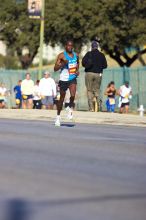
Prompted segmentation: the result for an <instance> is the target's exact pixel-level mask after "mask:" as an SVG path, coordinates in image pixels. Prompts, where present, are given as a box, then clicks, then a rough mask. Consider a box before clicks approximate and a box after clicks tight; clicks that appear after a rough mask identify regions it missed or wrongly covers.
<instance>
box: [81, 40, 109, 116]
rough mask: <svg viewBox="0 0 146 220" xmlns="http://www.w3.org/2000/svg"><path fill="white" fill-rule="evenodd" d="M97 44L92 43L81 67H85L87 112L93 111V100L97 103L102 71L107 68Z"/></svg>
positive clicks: (95, 42)
mask: <svg viewBox="0 0 146 220" xmlns="http://www.w3.org/2000/svg"><path fill="white" fill-rule="evenodd" d="M98 48H99V43H98V42H97V41H93V42H92V44H91V51H89V52H87V53H86V54H85V56H84V57H83V59H82V66H83V67H85V72H86V74H85V85H86V88H87V97H88V106H89V111H92V112H93V111H94V106H93V98H94V97H95V98H96V100H97V103H98V102H99V100H98V97H99V92H100V86H101V80H102V73H103V69H105V68H107V61H106V58H105V56H104V54H103V53H101V52H100V51H99V50H98Z"/></svg>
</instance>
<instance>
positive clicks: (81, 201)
mask: <svg viewBox="0 0 146 220" xmlns="http://www.w3.org/2000/svg"><path fill="white" fill-rule="evenodd" d="M126 200H146V194H135V195H133V194H132V195H131V194H129V195H128V194H127V195H109V196H108V195H107V196H97V197H87V198H86V197H85V198H73V199H72V198H70V199H58V200H57V199H56V200H49V201H44V202H39V203H37V205H39V207H41V206H48V207H51V206H52V207H53V206H60V205H80V204H86V203H101V202H111V201H126Z"/></svg>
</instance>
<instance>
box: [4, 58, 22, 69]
mask: <svg viewBox="0 0 146 220" xmlns="http://www.w3.org/2000/svg"><path fill="white" fill-rule="evenodd" d="M0 68H4V69H20V64H19V60H18V59H17V58H16V57H12V56H2V55H0Z"/></svg>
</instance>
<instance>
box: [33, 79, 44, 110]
mask: <svg viewBox="0 0 146 220" xmlns="http://www.w3.org/2000/svg"><path fill="white" fill-rule="evenodd" d="M39 83H40V80H37V81H36V84H35V86H34V91H33V109H41V107H42V102H41V95H40V88H39Z"/></svg>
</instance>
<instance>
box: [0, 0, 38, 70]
mask: <svg viewBox="0 0 146 220" xmlns="http://www.w3.org/2000/svg"><path fill="white" fill-rule="evenodd" d="M0 25H1V33H0V38H1V40H4V41H5V43H6V45H7V47H8V48H11V51H14V52H15V51H16V52H17V55H18V57H19V60H20V62H21V64H22V67H23V68H27V67H28V66H29V65H30V63H31V62H32V60H33V58H34V56H35V55H36V53H37V50H38V46H39V27H40V23H39V21H37V20H32V19H29V17H28V14H27V4H26V3H23V4H16V2H15V0H5V1H2V2H1V8H0ZM24 47H27V48H28V50H29V54H28V59H27V62H25V61H24V60H26V59H24V57H23V54H22V51H23V48H24Z"/></svg>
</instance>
